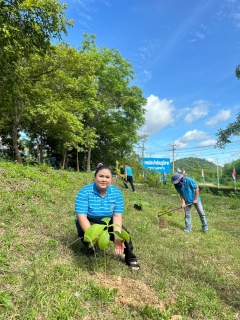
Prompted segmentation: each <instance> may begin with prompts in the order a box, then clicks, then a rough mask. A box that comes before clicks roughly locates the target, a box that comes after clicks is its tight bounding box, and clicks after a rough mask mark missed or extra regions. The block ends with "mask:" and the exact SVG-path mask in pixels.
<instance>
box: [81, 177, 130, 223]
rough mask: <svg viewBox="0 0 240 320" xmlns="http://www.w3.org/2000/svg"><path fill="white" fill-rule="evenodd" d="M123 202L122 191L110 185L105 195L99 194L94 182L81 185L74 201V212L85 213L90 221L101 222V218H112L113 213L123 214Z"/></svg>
mask: <svg viewBox="0 0 240 320" xmlns="http://www.w3.org/2000/svg"><path fill="white" fill-rule="evenodd" d="M123 211H124V202H123V196H122V192H121V191H120V190H119V189H118V188H117V187H115V186H113V185H110V186H109V187H108V189H107V192H106V194H105V196H104V197H103V196H101V195H100V193H99V192H98V190H97V187H96V184H95V182H93V183H90V184H88V185H87V186H85V187H83V188H82V189H81V190H80V191H79V193H78V195H77V197H76V201H75V213H76V214H82V215H87V217H88V219H89V220H90V221H94V222H97V223H103V222H102V221H101V219H102V218H105V217H110V218H112V216H113V214H114V213H118V214H123Z"/></svg>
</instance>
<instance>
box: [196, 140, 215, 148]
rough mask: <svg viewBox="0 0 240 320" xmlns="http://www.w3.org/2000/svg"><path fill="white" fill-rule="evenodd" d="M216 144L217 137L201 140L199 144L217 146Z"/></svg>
mask: <svg viewBox="0 0 240 320" xmlns="http://www.w3.org/2000/svg"><path fill="white" fill-rule="evenodd" d="M215 144H216V139H208V140H205V141H202V142H200V143H199V144H198V147H210V146H215Z"/></svg>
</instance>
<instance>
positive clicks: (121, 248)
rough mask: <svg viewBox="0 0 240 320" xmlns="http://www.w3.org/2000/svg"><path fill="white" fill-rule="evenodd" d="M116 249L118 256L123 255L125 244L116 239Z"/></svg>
mask: <svg viewBox="0 0 240 320" xmlns="http://www.w3.org/2000/svg"><path fill="white" fill-rule="evenodd" d="M114 247H115V253H116V254H123V252H124V249H125V245H124V242H122V241H121V240H120V239H118V238H116V239H115V240H114Z"/></svg>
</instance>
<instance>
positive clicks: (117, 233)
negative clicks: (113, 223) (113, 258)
mask: <svg viewBox="0 0 240 320" xmlns="http://www.w3.org/2000/svg"><path fill="white" fill-rule="evenodd" d="M111 233H113V234H114V235H115V236H117V237H118V238H119V239H120V240H122V241H125V238H124V236H123V235H122V234H121V233H120V232H119V231H113V232H111Z"/></svg>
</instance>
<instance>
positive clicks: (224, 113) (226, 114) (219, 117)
mask: <svg viewBox="0 0 240 320" xmlns="http://www.w3.org/2000/svg"><path fill="white" fill-rule="evenodd" d="M230 117H231V110H230V109H228V110H221V111H220V112H218V114H216V115H215V116H214V117H212V118H210V119H209V120H207V121H206V122H205V125H206V126H208V127H214V126H215V125H216V124H217V123H219V122H221V121H226V120H228V119H229V118H230Z"/></svg>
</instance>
